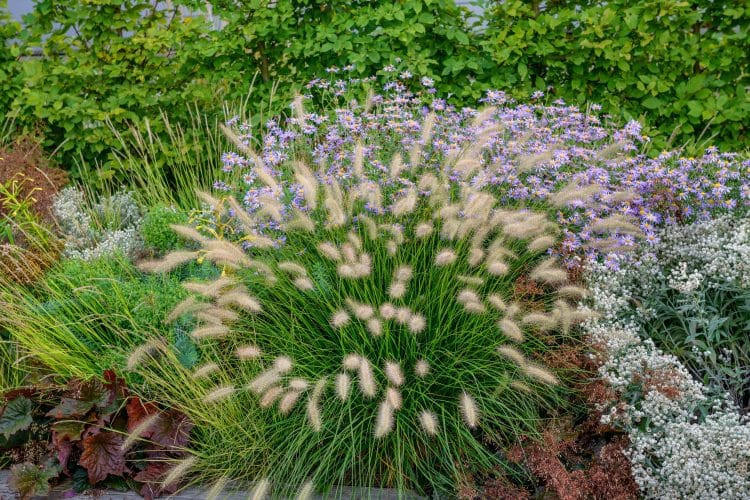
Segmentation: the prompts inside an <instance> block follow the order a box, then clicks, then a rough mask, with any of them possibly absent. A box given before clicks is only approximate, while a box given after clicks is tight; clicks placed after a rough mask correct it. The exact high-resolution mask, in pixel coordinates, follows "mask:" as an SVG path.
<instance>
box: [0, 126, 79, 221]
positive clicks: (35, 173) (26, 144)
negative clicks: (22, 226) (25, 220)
mask: <svg viewBox="0 0 750 500" xmlns="http://www.w3.org/2000/svg"><path fill="white" fill-rule="evenodd" d="M14 179H17V180H19V181H21V180H23V186H22V194H23V195H29V194H30V195H31V196H32V197H33V198H34V200H35V202H34V204H33V208H34V211H35V212H36V213H37V214H38V215H39V216H41V217H42V219H43V220H45V221H47V222H51V220H52V203H53V201H54V197H55V195H56V194H57V192H58V191H60V189H61V188H62V187H63V186H65V184H67V183H68V174H67V173H66V172H65V171H64V170H61V169H59V168H56V167H53V166H51V165H50V162H49V160H48V159H47V156H46V155H45V153H44V151H43V150H42V148H41V146H40V145H39V142H37V141H36V140H34V139H33V138H30V137H22V138H19V139H18V140H17V141H16V142H15V143H14V144H13V145H12V146H11V147H7V148H0V184H6V183H8V182H11V181H12V180H14ZM2 215H7V214H4V213H3V212H2V207H1V206H0V216H2Z"/></svg>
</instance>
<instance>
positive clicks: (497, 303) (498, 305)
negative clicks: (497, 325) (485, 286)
mask: <svg viewBox="0 0 750 500" xmlns="http://www.w3.org/2000/svg"><path fill="white" fill-rule="evenodd" d="M487 302H489V303H490V305H491V306H492V307H494V308H495V309H497V310H498V311H505V309H507V307H508V306H507V305H506V304H505V301H504V300H503V299H502V297H500V296H499V295H497V294H494V293H493V294H491V295H488V296H487Z"/></svg>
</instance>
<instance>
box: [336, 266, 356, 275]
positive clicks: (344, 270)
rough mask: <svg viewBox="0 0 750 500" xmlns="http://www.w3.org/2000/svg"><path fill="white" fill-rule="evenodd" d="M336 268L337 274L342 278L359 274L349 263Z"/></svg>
mask: <svg viewBox="0 0 750 500" xmlns="http://www.w3.org/2000/svg"><path fill="white" fill-rule="evenodd" d="M336 270H337V271H338V273H339V276H340V277H342V278H344V279H354V278H356V277H357V276H358V275H359V273H358V272H357V271H355V270H354V266H352V265H350V264H341V265H339V266H338V267H337V268H336Z"/></svg>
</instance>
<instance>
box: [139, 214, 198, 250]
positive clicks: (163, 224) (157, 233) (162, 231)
mask: <svg viewBox="0 0 750 500" xmlns="http://www.w3.org/2000/svg"><path fill="white" fill-rule="evenodd" d="M187 222H188V215H187V214H186V213H185V212H183V211H181V210H179V209H176V208H171V207H153V208H151V209H150V210H149V211H148V212H146V215H145V216H144V217H143V222H141V235H142V236H143V243H144V244H145V246H146V248H149V249H152V250H155V251H156V252H158V253H164V252H168V251H170V250H174V249H175V248H177V246H178V245H179V244H180V242H181V241H182V239H181V238H180V237H179V236H178V235H177V234H176V233H175V232H174V231H172V229H171V228H170V227H169V226H170V224H187Z"/></svg>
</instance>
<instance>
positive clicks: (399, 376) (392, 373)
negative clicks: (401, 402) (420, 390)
mask: <svg viewBox="0 0 750 500" xmlns="http://www.w3.org/2000/svg"><path fill="white" fill-rule="evenodd" d="M385 376H386V377H388V380H389V381H390V383H391V384H393V385H395V386H399V385H401V384H403V383H404V374H403V373H401V366H399V364H398V363H397V362H396V361H386V362H385Z"/></svg>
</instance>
